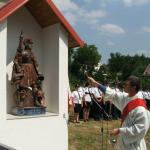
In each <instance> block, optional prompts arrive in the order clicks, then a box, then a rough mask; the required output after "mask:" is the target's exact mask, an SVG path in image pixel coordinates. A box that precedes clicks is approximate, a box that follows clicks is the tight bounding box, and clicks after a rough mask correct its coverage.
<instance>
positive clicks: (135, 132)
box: [88, 76, 150, 150]
mask: <svg viewBox="0 0 150 150" xmlns="http://www.w3.org/2000/svg"><path fill="white" fill-rule="evenodd" d="M88 79H89V81H90V82H92V83H93V84H95V85H96V86H97V87H98V88H100V89H101V90H102V91H103V92H104V93H105V96H104V100H105V101H107V100H111V101H112V103H113V104H114V105H115V106H116V107H117V108H118V109H119V110H121V112H122V126H121V127H120V128H115V129H113V130H112V131H111V134H112V135H114V136H117V137H118V140H117V147H118V150H147V147H146V144H145V140H144V137H145V135H146V133H147V131H148V129H149V126H150V112H149V111H148V110H147V107H146V104H145V101H144V99H143V97H142V95H141V92H139V90H140V80H139V78H138V77H136V76H130V77H129V78H128V79H127V80H126V82H125V84H124V91H125V92H120V91H119V92H117V91H116V90H114V89H111V88H109V87H105V86H103V85H102V84H100V83H98V82H97V81H95V80H94V79H93V78H91V77H88Z"/></svg>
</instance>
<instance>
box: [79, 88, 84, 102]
mask: <svg viewBox="0 0 150 150" xmlns="http://www.w3.org/2000/svg"><path fill="white" fill-rule="evenodd" d="M78 92H79V95H80V98H81V99H82V97H83V96H84V88H83V87H81V86H80V87H79V88H78Z"/></svg>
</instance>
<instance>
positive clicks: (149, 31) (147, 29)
mask: <svg viewBox="0 0 150 150" xmlns="http://www.w3.org/2000/svg"><path fill="white" fill-rule="evenodd" d="M142 30H143V31H144V32H148V33H150V27H143V28H142Z"/></svg>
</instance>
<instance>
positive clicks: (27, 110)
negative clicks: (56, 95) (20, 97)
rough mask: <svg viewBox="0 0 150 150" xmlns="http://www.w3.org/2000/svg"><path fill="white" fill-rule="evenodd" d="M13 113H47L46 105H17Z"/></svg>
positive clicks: (31, 114)
mask: <svg viewBox="0 0 150 150" xmlns="http://www.w3.org/2000/svg"><path fill="white" fill-rule="evenodd" d="M12 113H13V114H14V115H17V116H33V115H41V114H45V113H46V107H42V106H41V107H24V108H20V107H16V108H14V109H13V111H12Z"/></svg>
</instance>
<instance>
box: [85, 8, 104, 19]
mask: <svg viewBox="0 0 150 150" xmlns="http://www.w3.org/2000/svg"><path fill="white" fill-rule="evenodd" d="M84 16H85V18H87V19H99V18H103V17H105V16H106V12H104V11H101V10H93V11H91V12H88V13H86V14H84Z"/></svg>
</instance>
